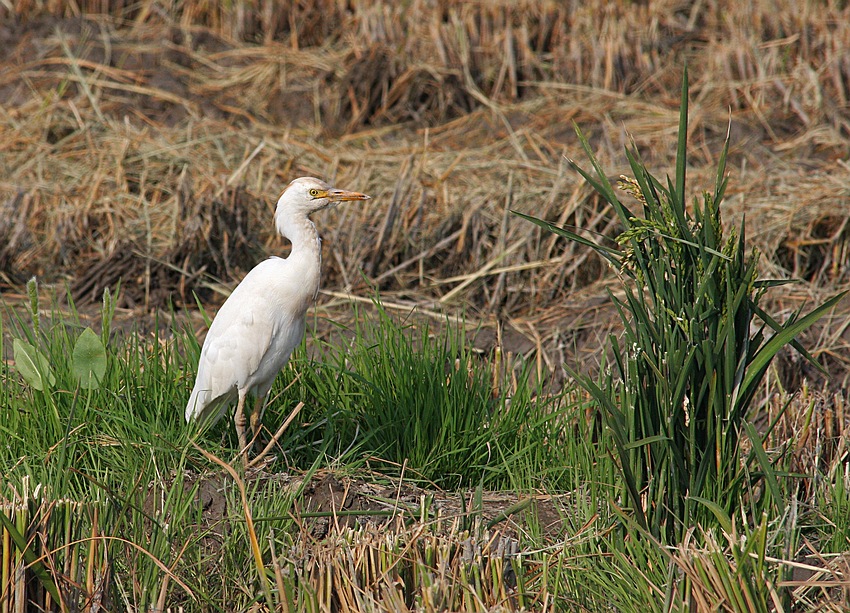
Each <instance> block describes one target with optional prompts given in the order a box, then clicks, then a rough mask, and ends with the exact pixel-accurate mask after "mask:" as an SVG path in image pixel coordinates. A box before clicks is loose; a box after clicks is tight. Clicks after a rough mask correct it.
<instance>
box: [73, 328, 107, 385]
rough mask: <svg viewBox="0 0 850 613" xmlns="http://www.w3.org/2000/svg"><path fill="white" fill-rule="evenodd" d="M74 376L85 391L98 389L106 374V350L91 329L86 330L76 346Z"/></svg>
mask: <svg viewBox="0 0 850 613" xmlns="http://www.w3.org/2000/svg"><path fill="white" fill-rule="evenodd" d="M72 370H73V372H74V376H75V377H76V378H77V379H78V380H79V382H80V387H82V388H83V389H97V388H98V387H99V386H100V382H101V381H102V380H103V375H104V374H106V349H104V347H103V343H102V342H101V340H100V338H99V337H98V336H97V334H95V333H94V331H93V330H92V329H91V328H86V329H85V330H83V333H82V334H80V337H79V338H78V339H77V342H76V344H75V345H74V362H73V365H72Z"/></svg>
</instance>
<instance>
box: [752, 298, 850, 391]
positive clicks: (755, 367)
mask: <svg viewBox="0 0 850 613" xmlns="http://www.w3.org/2000/svg"><path fill="white" fill-rule="evenodd" d="M847 291H850V290H847ZM847 291H843V292H841V293H839V294H836V295H835V296H833V297H832V298H830V299H829V300H827V301H826V302H824V303H823V304H822V305H820V306H819V307H817V308H815V309H814V310H813V311H811V312H810V313H809V314H808V315H806V316H805V317H802V318H801V319H798V320H796V321H795V322H794V323H793V324H792V325H790V326H787V327H785V328H783V329H782V331H781V332H777V333H776V334H774V335H773V337H772V338H771V339H770V340H769V341H767V343H765V345H764V346H763V347H762V348H761V349H760V350H759V351H758V353H756V355H755V356H753V359H752V361H751V362H750V364H749V367H748V369H747V373H746V374H745V375H744V378H743V379H742V381H741V385H740V388H739V389H736V394H735V397H736V398H747V399H749V398H750V397H751V395H752V394H753V392H754V391H755V390H754V388H755V386H757V385H758V384H759V383H760V382H761V377H762V375H763V374H764V371H765V370H766V369H767V366H768V364H769V363H770V362H771V360H773V357H774V356H775V355H776V354H777V352H779V350H780V349H782V347H784V346H785V345H787V344H789V343H790V342H791V341H792V340H793V339H794V337H796V336H797V335H798V334H800V333H801V332H803V331H804V330H806V329H808V328H809V327H811V326H812V325H813V324H814V323H815V322H817V320H818V319H820V318H821V317H823V316H824V315H825V314H826V312H827V311H829V310H830V309H831V308H832V307H834V306H835V305H836V304H838V302H839V301H840V300H841V299H842V298H843V297H844V296H845V295H846V294H847Z"/></svg>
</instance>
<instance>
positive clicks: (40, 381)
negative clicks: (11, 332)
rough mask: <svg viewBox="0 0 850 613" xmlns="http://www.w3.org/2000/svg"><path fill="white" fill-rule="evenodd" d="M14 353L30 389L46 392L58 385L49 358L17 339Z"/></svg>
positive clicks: (13, 346) (13, 348)
mask: <svg viewBox="0 0 850 613" xmlns="http://www.w3.org/2000/svg"><path fill="white" fill-rule="evenodd" d="M12 353H13V356H14V358H15V366H16V367H17V369H18V372H19V373H21V376H22V377H23V378H24V381H26V382H27V384H28V385H29V386H30V387H32V388H34V389H37V390H38V391H44V389H45V388H47V387H53V385H55V384H56V377H54V376H53V371H52V370H51V369H50V363H49V362H48V361H47V357H46V356H45V355H44V354H43V353H41V352H40V351H39V350H38V349H36V348H35V347H33V346H32V345H30V344H29V343H28V342H27V341H24V340H21V339H19V338H16V339H15V340H14V342H13V343H12Z"/></svg>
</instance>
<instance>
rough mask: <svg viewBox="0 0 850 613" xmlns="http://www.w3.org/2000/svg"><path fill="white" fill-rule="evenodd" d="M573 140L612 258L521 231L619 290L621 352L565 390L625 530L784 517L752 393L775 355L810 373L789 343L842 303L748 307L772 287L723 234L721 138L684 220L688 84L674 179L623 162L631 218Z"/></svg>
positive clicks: (739, 244) (656, 531) (679, 531)
mask: <svg viewBox="0 0 850 613" xmlns="http://www.w3.org/2000/svg"><path fill="white" fill-rule="evenodd" d="M577 132H578V136H579V139H580V141H581V144H582V146H583V148H584V150H585V152H586V153H587V155H588V157H589V159H590V162H591V164H592V166H593V168H594V171H595V176H594V175H592V174H590V173H588V172H586V171H584V170H582V169H581V168H579V167H578V166H576V165H575V164H573V166H574V168H575V169H576V170H577V171H578V172H579V173H580V174H581V175H582V176H583V177H584V178H585V179H586V180H587V182H588V183H589V184H590V185H591V186H592V187H593V188H594V189H595V190H596V191H597V192H598V193H599V194H600V195H601V196H602V197H603V198H604V199H605V200H606V201H607V202H608V203H609V204H610V205H611V207H612V208H613V209H614V211H615V212H616V215H617V217H618V219H619V222H620V224H622V226H623V231H622V232H621V233H620V235H619V237H618V239H617V244H618V246H617V247H609V246H604V245H601V244H598V243H595V242H593V241H590V240H588V239H585V238H583V237H581V236H579V235H578V234H576V233H574V232H571V231H568V230H565V229H563V228H559V227H556V226H554V225H552V224H548V223H546V222H543V221H541V220H538V219H534V218H531V217H527V216H524V217H526V218H527V219H530V220H531V221H533V222H535V223H537V224H538V225H541V226H543V227H544V228H547V229H549V230H551V231H552V232H555V233H556V234H559V235H561V236H565V237H567V238H570V239H572V240H574V241H577V242H579V243H582V244H584V245H587V246H588V247H591V248H593V249H595V250H596V251H597V252H598V253H599V254H601V255H602V256H603V257H604V258H606V259H607V260H608V261H609V262H610V263H611V264H613V265H614V266H615V267H616V268H617V270H618V273H619V276H620V278H621V279H622V281H623V288H624V291H625V297H624V298H622V299H621V298H618V297H616V296H613V295H612V299H613V300H614V302H615V304H616V306H617V308H618V310H619V313H620V318H621V320H622V324H623V326H624V334H623V337H622V339H618V338H616V337H614V336H612V337H611V339H610V342H611V350H612V355H613V364H612V365H611V366H612V368H611V370H610V371H609V372H607V373H604V374H603V375H602V377H601V381H599V382H596V381H594V380H592V379H591V378H589V377H587V376H582V375H576V376H577V378H578V381H579V382H580V384H581V385H582V386H583V387H584V388H585V389H586V390H587V391H588V392H589V394H590V395H591V397H592V399H593V401H594V402H595V403H596V404H598V406H599V407H600V410H601V413H602V415H603V417H604V421H605V424H606V426H607V432H608V433H609V434H610V436H611V440H612V444H613V448H614V450H615V453H616V457H617V459H618V462H619V470H620V471H621V472H622V476H623V487H624V492H623V494H624V496H623V502H624V503H627V504H628V506H630V507H631V515H630V516H631V517H634V519H635V521H636V522H637V523H638V524H639V526H640V527H642V528H643V529H644V530H647V531H648V532H649V533H650V534H651V535H653V536H654V537H655V538H657V539H660V540H661V541H664V542H679V541H680V540H681V538H682V537H683V535H684V534H685V533H686V531H687V530H688V528H689V527H690V526H693V525H695V523H698V522H706V523H705V524H703V525H705V526H709V525H712V524H713V523H714V522H715V521H716V519H715V516H716V517H718V518H719V517H728V516H729V515H732V514H734V512H735V510H736V509H737V508H738V507H739V505H742V504H743V503H745V501H746V502H749V503H750V504H752V505H754V507H753V508H751V509H750V510H751V511H752V512H755V511H756V508H755V505H756V500H757V499H758V501H759V503H758V504H760V505H765V504H772V505H776V508H777V509H779V510H781V509H783V508H784V502H783V500H784V498H783V494H782V492H781V488H780V482H779V475H778V473H777V470H776V469H775V466H774V463H773V462H772V461H771V460H770V459H769V458H768V455H767V453H766V452H765V449H764V446H763V443H762V437H761V435H760V434H759V432H757V430H756V429H755V427H754V426H753V425H752V423H751V420H752V419H753V417H754V415H753V414H754V410H755V409H756V408H758V405H757V402H756V399H755V396H756V392H757V390H758V389H759V386H760V384H761V382H762V379H763V377H764V375H765V373H766V371H767V368H768V365H769V364H770V362H771V360H772V359H773V357H774V356H775V355H776V354H777V352H778V351H779V350H780V349H781V348H783V347H785V346H786V345H788V344H791V345H792V346H793V347H794V348H795V349H797V350H798V351H799V352H801V353H802V354H803V355H804V356H805V357H806V358H807V359H809V360H812V358H811V356H810V355H809V354H808V353H807V352H806V351H805V350H804V349H803V348H802V347H801V346H800V345H799V344H798V343H797V342H796V341H795V337H796V336H797V335H798V334H800V333H801V332H803V331H804V330H806V329H807V328H808V327H809V326H811V325H812V324H813V323H814V322H815V321H816V320H817V319H818V318H819V317H821V316H822V315H823V314H824V313H826V311H827V310H829V309H830V308H832V307H833V306H834V305H835V304H836V302H838V300H839V299H840V298H841V297H842V296H843V295H844V294H843V293H842V294H839V295H836V296H834V297H833V298H831V299H829V300H827V301H826V302H824V303H823V304H822V305H820V306H818V307H817V308H815V309H814V310H812V311H811V312H810V313H808V314H807V315H805V316H803V315H802V314H801V313H800V312H797V313H795V314H794V315H792V316H791V317H789V318H788V319H787V320H786V321H785V322H784V323H778V322H776V321H774V319H773V318H772V317H770V316H769V315H768V314H767V313H765V312H764V311H763V309H762V308H761V307H760V306H759V304H760V301H761V299H762V297H763V296H764V293H765V291H766V290H767V289H768V288H769V287H771V286H773V285H777V284H779V283H780V282H771V281H760V280H759V279H758V253H757V252H756V251H755V250H750V249H748V247H747V244H746V240H745V226H744V223H743V222H742V223H741V226H740V228H738V229H737V230H736V229H732V230H730V231H728V232H727V231H725V230H724V228H723V226H722V223H721V202H722V200H723V195H724V192H725V189H726V183H727V179H726V176H725V162H726V152H727V149H728V137H727V140H726V144H725V146H724V148H723V151H722V152H721V155H720V159H719V162H718V167H717V173H716V181H715V185H714V188H713V190H712V191H707V192H704V193H703V195H702V197H701V198H699V199H695V200H694V203H693V206H692V207H689V206H688V202H687V199H686V191H685V188H686V183H685V177H686V168H687V132H688V80H687V71H685V74H684V81H683V85H682V97H681V107H680V114H679V137H678V147H677V157H676V170H675V176H674V177H673V178H672V179H671V178H669V177H668V178H667V180H666V181H662V180H659V179H657V178H656V177H654V176H653V175H652V174H651V173H650V172H649V171H648V170H647V168H646V165H645V164H644V163H643V162H642V161H641V159H640V156H639V154H638V153H637V151H636V150H628V149H627V150H626V155H627V157H628V161H629V163H630V165H631V169H632V172H633V174H634V177H633V178H626V177H624V178H623V179H622V181H621V183H620V188H621V189H623V190H624V191H626V192H627V193H628V194H629V195H631V196H633V197H634V198H635V199H636V200H637V201H638V202H639V203H640V205H641V208H642V216H640V217H639V216H638V215H637V214H636V213H634V212H633V211H632V210H630V209H629V208H628V206H627V205H625V204H623V203H622V202H621V201H620V199H619V198H618V196H617V194H616V193H615V191H614V188H613V186H612V185H611V183H610V182H609V180H608V179H607V178H606V175H605V173H604V172H603V170H602V168H601V166H600V164H599V162H598V161H597V160H596V158H595V156H594V155H593V153H592V151H591V149H590V146H589V145H588V143H587V140H586V139H585V138H584V136H583V135H582V133H581V132H580V131H579V130H577ZM745 440H746V441H748V442H747V443H746V447H747V449H749V451H748V452H747V453H746V454H745V455H744V457H743V458H742V457H741V453H742V443H743V441H745ZM755 490H758V492H759V494H758V496H755V495H754V491H755Z"/></svg>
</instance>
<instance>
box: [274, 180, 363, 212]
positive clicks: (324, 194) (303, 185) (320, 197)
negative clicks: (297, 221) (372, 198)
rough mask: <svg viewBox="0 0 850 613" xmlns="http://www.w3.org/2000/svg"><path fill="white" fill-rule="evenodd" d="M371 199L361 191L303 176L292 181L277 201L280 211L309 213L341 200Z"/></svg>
mask: <svg viewBox="0 0 850 613" xmlns="http://www.w3.org/2000/svg"><path fill="white" fill-rule="evenodd" d="M351 200H369V196H367V195H366V194H361V193H360V192H348V191H345V190H342V189H336V188H335V187H331V186H330V185H328V184H327V183H325V182H324V181H322V180H320V179H315V178H313V177H301V178H299V179H295V180H294V181H293V182H292V183H290V184H289V185H288V186H287V188H286V189H285V190H283V194H281V196H280V199H279V200H278V201H277V210H278V213H279V214H280V213H282V212H284V211H285V212H286V214H287V215H294V214H298V213H300V214H302V215H309V214H310V213H313V212H315V211H320V210H322V209H324V208H327V207H329V206H334V205H336V204H339V203H340V202H348V201H351Z"/></svg>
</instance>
